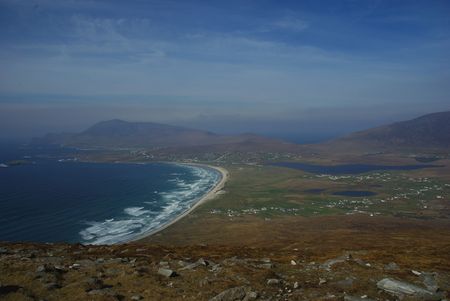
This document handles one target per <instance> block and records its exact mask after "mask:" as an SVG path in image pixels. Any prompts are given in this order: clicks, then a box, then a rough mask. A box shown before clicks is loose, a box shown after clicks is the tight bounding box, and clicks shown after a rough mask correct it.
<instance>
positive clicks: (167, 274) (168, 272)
mask: <svg viewBox="0 0 450 301" xmlns="http://www.w3.org/2000/svg"><path fill="white" fill-rule="evenodd" d="M158 274H160V275H162V276H165V277H175V276H177V273H176V272H175V271H173V270H171V269H165V268H160V269H159V270H158Z"/></svg>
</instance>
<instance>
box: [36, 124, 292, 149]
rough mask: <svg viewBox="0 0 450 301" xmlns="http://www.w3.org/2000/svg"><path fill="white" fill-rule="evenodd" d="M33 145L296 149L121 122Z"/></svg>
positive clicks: (244, 137)
mask: <svg viewBox="0 0 450 301" xmlns="http://www.w3.org/2000/svg"><path fill="white" fill-rule="evenodd" d="M33 143H38V144H58V145H61V146H70V147H79V148H102V149H110V148H158V149H180V148H185V149H190V150H195V148H196V147H205V146H208V147H209V148H211V149H224V147H225V148H228V149H230V150H259V149H261V147H262V149H265V150H267V149H273V150H279V149H280V148H286V147H295V144H292V143H288V142H284V141H281V140H277V139H272V138H267V137H263V136H259V135H255V134H240V135H220V134H216V133H212V132H209V131H202V130H196V129H190V128H185V127H179V126H172V125H166V124H160V123H153V122H127V121H123V120H119V119H113V120H108V121H102V122H99V123H97V124H95V125H93V126H92V127H90V128H88V129H86V130H85V131H83V132H81V133H73V134H71V133H61V134H55V133H51V134H47V135H46V136H44V137H42V138H36V139H34V140H33Z"/></svg>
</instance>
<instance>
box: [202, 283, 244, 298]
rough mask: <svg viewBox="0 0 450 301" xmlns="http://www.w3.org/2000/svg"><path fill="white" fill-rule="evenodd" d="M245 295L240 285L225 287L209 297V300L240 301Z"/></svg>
mask: <svg viewBox="0 0 450 301" xmlns="http://www.w3.org/2000/svg"><path fill="white" fill-rule="evenodd" d="M245 296H246V292H245V288H244V287H242V286H240V287H233V288H230V289H227V290H225V291H223V292H221V293H220V294H218V295H217V296H215V297H213V298H211V299H209V301H240V300H243V299H244V298H245Z"/></svg>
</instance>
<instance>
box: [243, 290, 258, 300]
mask: <svg viewBox="0 0 450 301" xmlns="http://www.w3.org/2000/svg"><path fill="white" fill-rule="evenodd" d="M256 299H258V293H257V292H248V293H247V294H246V295H245V298H244V299H243V300H244V301H248V300H256Z"/></svg>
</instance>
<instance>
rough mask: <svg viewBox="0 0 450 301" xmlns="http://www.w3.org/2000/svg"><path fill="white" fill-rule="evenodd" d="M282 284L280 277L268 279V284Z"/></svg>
mask: <svg viewBox="0 0 450 301" xmlns="http://www.w3.org/2000/svg"><path fill="white" fill-rule="evenodd" d="M277 284H280V279H274V278H273V279H268V280H267V285H277Z"/></svg>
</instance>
